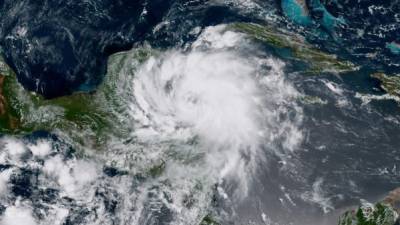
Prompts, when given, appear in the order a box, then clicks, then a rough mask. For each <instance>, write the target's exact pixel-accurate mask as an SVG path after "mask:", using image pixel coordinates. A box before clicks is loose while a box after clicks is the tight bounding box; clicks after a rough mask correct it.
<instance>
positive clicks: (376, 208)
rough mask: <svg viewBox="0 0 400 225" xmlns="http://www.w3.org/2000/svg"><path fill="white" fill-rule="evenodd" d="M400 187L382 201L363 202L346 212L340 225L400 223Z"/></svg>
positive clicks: (388, 224)
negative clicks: (374, 202) (373, 202)
mask: <svg viewBox="0 0 400 225" xmlns="http://www.w3.org/2000/svg"><path fill="white" fill-rule="evenodd" d="M399 203H400V188H397V189H395V190H393V191H391V192H390V193H389V194H388V195H387V196H386V197H385V198H384V199H383V200H382V201H381V202H378V203H376V204H371V203H368V202H363V203H362V205H361V206H360V207H359V208H357V209H354V210H349V211H347V212H345V213H344V214H343V215H342V216H341V218H340V220H339V225H398V224H399V223H400V221H399V212H400V208H399V206H400V205H399Z"/></svg>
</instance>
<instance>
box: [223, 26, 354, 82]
mask: <svg viewBox="0 0 400 225" xmlns="http://www.w3.org/2000/svg"><path fill="white" fill-rule="evenodd" d="M229 28H230V29H233V30H235V31H238V32H242V33H245V34H247V35H249V36H250V37H252V38H254V39H255V40H258V41H261V42H263V43H266V44H268V45H270V46H272V47H274V48H276V49H277V52H278V53H279V52H282V50H283V49H287V50H289V51H290V53H291V54H290V55H289V57H288V58H291V59H295V60H300V61H303V62H304V63H306V64H307V66H308V69H307V70H306V72H307V73H309V74H319V73H322V72H333V73H344V72H349V71H355V70H358V69H359V67H358V66H356V65H355V64H353V63H352V62H350V61H346V60H340V59H338V58H337V56H336V55H333V54H328V53H325V52H323V51H321V50H319V49H317V48H315V47H314V46H312V45H311V44H309V43H308V42H307V41H306V40H305V39H304V38H303V37H301V36H299V35H296V34H294V33H291V32H288V31H283V30H277V29H275V28H272V27H269V26H268V25H260V24H255V23H233V24H231V25H230V26H229ZM281 56H282V55H281ZM283 57H286V56H284V55H283Z"/></svg>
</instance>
